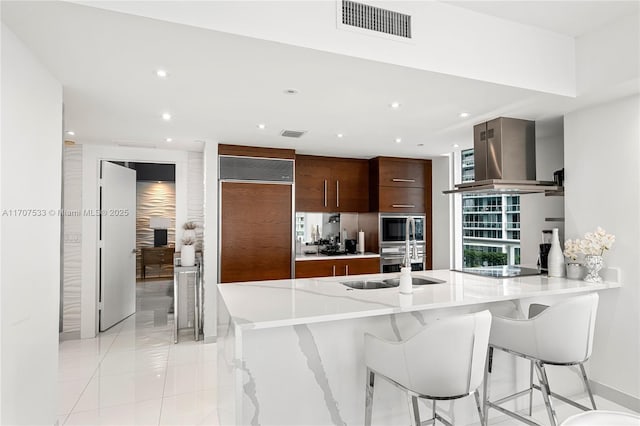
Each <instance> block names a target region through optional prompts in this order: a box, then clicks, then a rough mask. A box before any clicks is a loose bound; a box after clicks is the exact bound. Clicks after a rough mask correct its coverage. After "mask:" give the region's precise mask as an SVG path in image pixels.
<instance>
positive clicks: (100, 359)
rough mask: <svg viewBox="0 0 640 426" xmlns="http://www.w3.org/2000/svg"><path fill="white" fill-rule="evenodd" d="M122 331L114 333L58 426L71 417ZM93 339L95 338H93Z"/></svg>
mask: <svg viewBox="0 0 640 426" xmlns="http://www.w3.org/2000/svg"><path fill="white" fill-rule="evenodd" d="M121 331H122V329H120V330H118V333H116V336H115V337H114V338H113V340H112V341H111V343H110V344H109V347H108V348H107V350H106V351H105V352H104V355H102V356H98V359H99V361H98V364H97V365H96V368H95V369H94V370H93V373H92V374H91V376H90V377H89V380H87V384H86V385H84V387H83V388H82V392H80V395H78V399H76V402H75V403H74V404H73V407H71V410H70V411H69V412H68V413H67V415H66V416H65V418H64V420H63V422H62V425H60V426H64V425H65V424H66V423H67V421H68V420H69V417H70V416H71V414H73V412H74V410H75V408H76V406H77V405H78V402H80V399H81V398H82V395H84V392H85V391H86V390H87V388H88V387H89V383H91V380H93V378H94V377H95V375H96V373H97V372H98V370H99V369H100V365H101V364H102V361H103V360H104V358H105V357H106V356H107V354H108V353H109V351H110V350H111V346H113V343H114V342H115V341H116V339H117V338H118V336H119V335H120V332H121ZM98 336H100V333H99V332H98ZM94 339H95V337H94Z"/></svg>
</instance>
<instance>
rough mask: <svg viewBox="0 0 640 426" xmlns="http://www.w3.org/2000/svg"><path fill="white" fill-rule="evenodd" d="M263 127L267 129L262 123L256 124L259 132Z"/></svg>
mask: <svg viewBox="0 0 640 426" xmlns="http://www.w3.org/2000/svg"><path fill="white" fill-rule="evenodd" d="M265 127H267V126H265V125H264V124H262V123H260V124H258V129H260V130H263V129H264V128H265Z"/></svg>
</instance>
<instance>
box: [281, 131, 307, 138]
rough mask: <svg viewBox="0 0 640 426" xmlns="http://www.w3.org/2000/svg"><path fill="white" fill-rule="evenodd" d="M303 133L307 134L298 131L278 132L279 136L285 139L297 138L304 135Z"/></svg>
mask: <svg viewBox="0 0 640 426" xmlns="http://www.w3.org/2000/svg"><path fill="white" fill-rule="evenodd" d="M305 133H307V131H306V130H304V131H300V130H283V131H282V132H280V135H281V136H284V137H287V138H299V137H300V136H302V135H304V134H305Z"/></svg>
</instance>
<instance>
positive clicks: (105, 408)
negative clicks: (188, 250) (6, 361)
mask: <svg viewBox="0 0 640 426" xmlns="http://www.w3.org/2000/svg"><path fill="white" fill-rule="evenodd" d="M171 285H172V282H171V281H144V282H139V283H138V284H137V289H136V290H137V312H136V314H135V315H133V316H131V317H129V318H127V319H126V320H124V321H122V322H121V323H119V324H117V325H115V326H114V327H112V328H111V329H109V330H108V331H106V332H104V333H100V335H99V336H98V337H96V338H95V339H84V340H68V341H63V342H61V343H60V352H59V366H58V386H59V392H58V395H59V402H58V422H59V424H60V425H205V424H206V425H216V424H217V419H218V415H217V409H216V400H217V397H216V345H215V344H204V343H202V341H200V342H195V341H194V340H193V333H192V332H190V331H189V330H184V331H183V332H182V333H181V339H180V343H178V344H177V345H174V344H173V314H168V313H167V311H168V310H169V306H170V305H171V296H170V295H168V290H169V289H170V286H171Z"/></svg>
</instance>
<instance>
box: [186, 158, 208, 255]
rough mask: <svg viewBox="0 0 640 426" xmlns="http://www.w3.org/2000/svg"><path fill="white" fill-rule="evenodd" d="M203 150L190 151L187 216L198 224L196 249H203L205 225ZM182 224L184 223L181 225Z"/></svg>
mask: <svg viewBox="0 0 640 426" xmlns="http://www.w3.org/2000/svg"><path fill="white" fill-rule="evenodd" d="M203 158H204V157H203V153H202V152H189V153H188V160H187V162H188V166H187V169H188V171H187V173H188V176H187V180H188V182H189V185H188V188H187V218H188V220H189V221H191V222H195V223H197V224H198V227H197V228H196V238H197V243H196V250H202V233H203V226H204V161H203ZM180 226H182V225H180Z"/></svg>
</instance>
